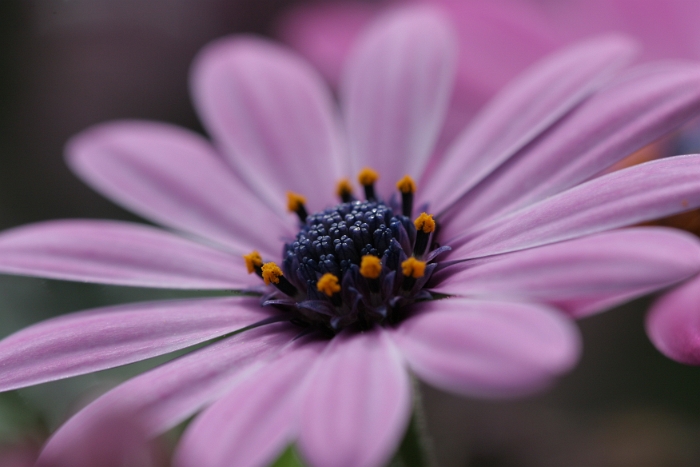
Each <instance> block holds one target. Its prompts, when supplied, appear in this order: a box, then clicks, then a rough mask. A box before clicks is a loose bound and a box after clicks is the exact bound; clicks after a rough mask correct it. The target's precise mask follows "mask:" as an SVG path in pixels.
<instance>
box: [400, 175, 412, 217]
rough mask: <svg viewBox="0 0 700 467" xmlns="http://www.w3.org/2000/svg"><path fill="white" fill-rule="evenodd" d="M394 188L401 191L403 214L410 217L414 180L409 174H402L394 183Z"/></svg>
mask: <svg viewBox="0 0 700 467" xmlns="http://www.w3.org/2000/svg"><path fill="white" fill-rule="evenodd" d="M396 188H398V189H399V191H400V192H401V207H402V212H403V215H404V216H406V217H411V213H412V212H413V194H414V193H415V192H416V182H414V181H413V179H412V178H411V177H410V176H409V175H404V177H403V178H402V179H401V180H399V181H398V183H396Z"/></svg>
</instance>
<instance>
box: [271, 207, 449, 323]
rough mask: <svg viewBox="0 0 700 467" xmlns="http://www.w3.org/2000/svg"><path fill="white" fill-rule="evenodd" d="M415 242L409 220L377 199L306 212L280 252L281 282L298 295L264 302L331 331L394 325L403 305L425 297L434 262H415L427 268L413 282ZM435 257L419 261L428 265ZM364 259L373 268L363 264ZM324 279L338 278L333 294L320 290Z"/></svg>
mask: <svg viewBox="0 0 700 467" xmlns="http://www.w3.org/2000/svg"><path fill="white" fill-rule="evenodd" d="M419 236H420V232H417V231H416V227H415V225H414V223H413V222H412V221H411V219H410V218H408V217H406V216H404V215H401V214H396V213H394V211H393V209H392V208H391V207H389V206H387V205H386V204H384V203H382V202H378V201H351V202H346V203H341V204H339V205H337V206H335V207H333V208H329V209H326V210H324V211H322V212H318V213H315V214H311V215H309V216H307V217H306V220H305V221H304V222H303V223H302V224H301V227H300V230H299V233H298V234H297V236H296V239H295V240H294V241H293V242H291V243H288V244H286V245H285V249H284V260H283V264H282V270H283V272H284V277H286V279H287V280H288V281H289V282H290V283H291V284H292V285H294V286H295V287H296V288H297V289H298V291H299V295H300V296H297V297H293V299H290V300H286V299H285V298H280V297H279V296H276V297H271V300H268V301H267V303H269V304H275V305H283V306H284V305H288V306H293V307H294V308H295V310H296V311H298V313H299V316H300V319H301V321H304V322H306V323H307V324H312V325H321V326H323V327H327V328H329V329H331V330H333V331H338V330H340V329H342V328H345V327H347V326H358V327H366V326H370V325H371V324H373V323H384V322H391V321H392V320H394V319H397V318H398V315H399V313H400V311H399V310H400V309H401V308H402V307H404V306H405V305H407V304H410V303H413V302H415V301H416V300H421V299H428V298H430V294H429V293H428V292H426V291H424V290H422V289H423V286H424V285H425V283H426V282H427V281H428V279H429V278H430V274H431V273H432V272H433V270H434V269H435V267H436V264H435V263H432V264H428V265H427V266H426V265H425V263H424V262H420V263H421V264H423V266H424V267H425V269H424V270H421V273H420V274H417V275H416V277H413V276H412V275H411V273H410V272H408V274H405V273H404V272H405V264H404V263H406V262H407V260H409V258H412V257H414V256H415V255H416V252H415V251H414V248H415V247H416V245H417V242H416V239H417V237H419ZM418 243H420V242H418ZM440 251H443V249H440ZM440 251H434V252H426V254H425V255H423V252H419V256H420V257H421V258H422V259H428V260H430V259H432V258H433V257H434V256H436V255H437V254H438V253H439V252H440ZM367 257H369V258H370V259H372V260H373V263H372V262H371V261H370V263H372V265H374V266H375V267H376V269H372V268H367V266H366V265H363V258H367ZM416 262H419V261H416ZM377 265H378V266H377ZM402 265H404V266H403V267H402ZM327 275H330V276H329V277H332V278H334V279H337V283H334V284H332V285H333V286H335V288H331V289H330V291H329V290H328V288H326V289H323V288H322V287H321V282H322V281H323V280H325V278H324V276H327Z"/></svg>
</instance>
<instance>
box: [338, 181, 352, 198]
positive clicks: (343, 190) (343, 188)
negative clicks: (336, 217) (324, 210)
mask: <svg viewBox="0 0 700 467" xmlns="http://www.w3.org/2000/svg"><path fill="white" fill-rule="evenodd" d="M335 192H336V194H337V195H338V198H340V200H341V201H342V202H343V203H349V202H350V201H353V199H354V198H353V196H352V184H350V180H348V179H347V178H341V179H340V180H339V181H338V185H337V186H336V189H335Z"/></svg>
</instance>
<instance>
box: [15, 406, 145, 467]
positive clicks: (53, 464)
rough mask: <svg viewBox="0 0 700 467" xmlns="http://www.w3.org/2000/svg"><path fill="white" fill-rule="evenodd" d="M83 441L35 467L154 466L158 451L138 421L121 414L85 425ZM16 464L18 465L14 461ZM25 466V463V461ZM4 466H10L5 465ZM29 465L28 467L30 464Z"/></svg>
mask: <svg viewBox="0 0 700 467" xmlns="http://www.w3.org/2000/svg"><path fill="white" fill-rule="evenodd" d="M81 428H82V431H81V433H80V437H81V441H82V442H81V444H80V446H76V447H75V448H74V449H64V450H60V451H59V450H53V451H51V452H47V453H46V454H47V455H44V456H42V457H41V459H40V460H39V462H37V463H36V464H35V465H34V467H96V466H99V467H126V466H129V467H155V466H156V465H158V464H156V461H155V458H156V455H155V454H156V452H155V449H153V446H149V443H148V441H149V439H148V437H147V436H146V434H145V432H144V430H143V427H142V426H141V424H140V423H139V421H138V420H134V419H132V418H129V417H125V416H124V415H123V414H120V413H106V414H105V416H104V417H101V418H96V419H94V420H90V423H88V424H85V425H83V426H82V427H81ZM11 465H12V466H14V467H20V466H19V465H15V464H11ZM22 465H24V464H22ZM3 466H4V467H10V466H7V465H5V464H3ZM28 466H29V464H27V465H26V466H25V467H28Z"/></svg>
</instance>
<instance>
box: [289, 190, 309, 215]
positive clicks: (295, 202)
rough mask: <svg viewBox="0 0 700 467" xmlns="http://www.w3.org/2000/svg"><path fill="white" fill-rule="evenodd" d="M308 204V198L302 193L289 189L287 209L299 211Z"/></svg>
mask: <svg viewBox="0 0 700 467" xmlns="http://www.w3.org/2000/svg"><path fill="white" fill-rule="evenodd" d="M304 204H306V198H304V197H303V196H301V195H300V194H297V193H294V192H291V191H288V192H287V209H289V211H291V212H297V211H299V209H300V208H302V207H304Z"/></svg>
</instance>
